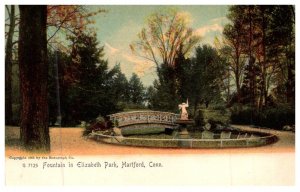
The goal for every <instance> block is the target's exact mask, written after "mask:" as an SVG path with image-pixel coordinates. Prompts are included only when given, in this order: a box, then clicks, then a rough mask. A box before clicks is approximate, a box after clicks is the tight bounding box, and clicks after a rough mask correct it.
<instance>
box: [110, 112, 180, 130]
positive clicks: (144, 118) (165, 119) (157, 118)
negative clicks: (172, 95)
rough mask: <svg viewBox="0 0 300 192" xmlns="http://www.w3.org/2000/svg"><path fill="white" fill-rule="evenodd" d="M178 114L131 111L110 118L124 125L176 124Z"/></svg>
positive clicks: (112, 115) (119, 124) (120, 125)
mask: <svg viewBox="0 0 300 192" xmlns="http://www.w3.org/2000/svg"><path fill="white" fill-rule="evenodd" d="M178 116H179V115H178V114H175V113H169V112H161V111H130V112H122V113H115V114H111V115H109V117H110V120H111V121H112V122H114V123H115V124H117V125H118V127H123V126H127V125H133V124H141V123H160V124H169V125H175V121H176V119H177V118H178Z"/></svg>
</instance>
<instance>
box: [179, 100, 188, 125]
mask: <svg viewBox="0 0 300 192" xmlns="http://www.w3.org/2000/svg"><path fill="white" fill-rule="evenodd" d="M178 107H179V110H180V109H181V114H180V120H188V119H189V115H188V112H187V110H186V108H187V107H189V100H188V99H187V100H186V103H182V104H180V105H178Z"/></svg>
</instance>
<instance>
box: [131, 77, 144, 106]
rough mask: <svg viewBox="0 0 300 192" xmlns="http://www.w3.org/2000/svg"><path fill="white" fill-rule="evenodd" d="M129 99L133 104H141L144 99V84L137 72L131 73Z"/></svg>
mask: <svg viewBox="0 0 300 192" xmlns="http://www.w3.org/2000/svg"><path fill="white" fill-rule="evenodd" d="M128 88H129V90H128V91H129V100H130V102H131V103H133V104H139V105H141V104H142V103H143V101H144V94H145V93H144V89H145V88H144V86H143V83H142V82H141V80H140V78H139V77H138V76H137V74H135V73H133V74H132V76H131V78H130V80H129V82H128Z"/></svg>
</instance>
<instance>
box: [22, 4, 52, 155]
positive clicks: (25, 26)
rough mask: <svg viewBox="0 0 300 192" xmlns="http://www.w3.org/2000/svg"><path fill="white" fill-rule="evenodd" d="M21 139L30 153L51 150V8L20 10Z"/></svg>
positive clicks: (25, 8) (25, 7)
mask: <svg viewBox="0 0 300 192" xmlns="http://www.w3.org/2000/svg"><path fill="white" fill-rule="evenodd" d="M19 9H20V27H19V70H20V87H21V97H22V110H21V123H20V128H21V131H20V136H21V141H22V143H23V145H24V146H25V148H26V149H37V150H42V151H49V150H50V136H49V127H48V103H47V94H48V93H47V77H48V65H47V36H46V23H47V7H46V6H26V5H25V6H19Z"/></svg>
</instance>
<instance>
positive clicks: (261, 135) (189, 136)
mask: <svg viewBox="0 0 300 192" xmlns="http://www.w3.org/2000/svg"><path fill="white" fill-rule="evenodd" d="M178 107H179V109H180V110H181V113H180V114H179V115H178V114H175V113H169V112H162V111H131V112H122V113H115V114H111V115H110V116H109V117H110V120H111V121H112V122H113V123H114V125H115V126H114V127H113V128H112V129H111V130H106V131H93V132H92V133H91V134H90V136H91V138H93V139H95V140H97V141H101V142H104V143H110V144H118V145H129V146H135V147H137V146H139V147H160V148H228V147H256V146H261V145H267V144H271V143H274V142H276V141H277V137H276V136H275V135H272V134H269V133H266V132H254V131H241V130H239V129H236V128H233V127H225V128H222V129H217V130H211V126H210V124H206V125H205V126H204V127H203V129H204V131H201V130H198V131H193V132H189V131H188V126H193V125H194V120H192V119H189V116H188V112H187V110H186V108H187V107H189V105H188V100H187V102H186V103H182V104H180V105H178Z"/></svg>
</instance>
